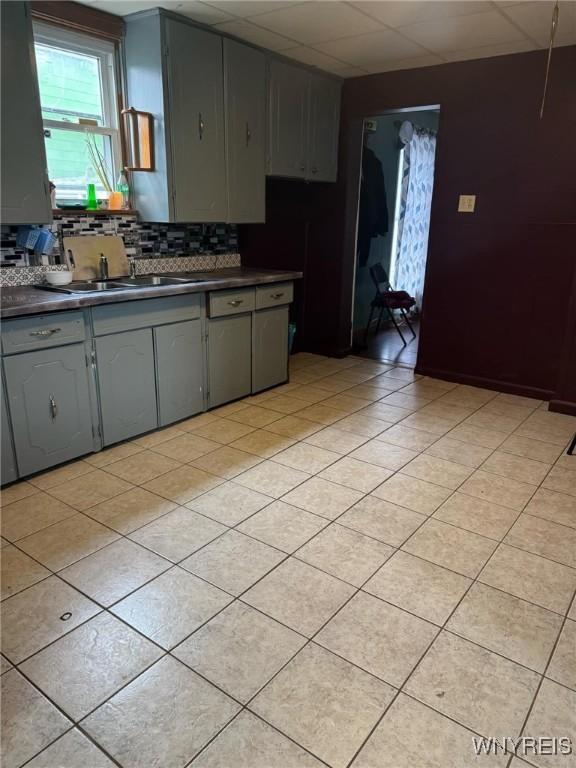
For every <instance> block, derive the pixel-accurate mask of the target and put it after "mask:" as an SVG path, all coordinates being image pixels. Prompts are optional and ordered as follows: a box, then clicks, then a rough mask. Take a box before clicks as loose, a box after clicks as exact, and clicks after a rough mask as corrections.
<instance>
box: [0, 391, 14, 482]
mask: <svg viewBox="0 0 576 768" xmlns="http://www.w3.org/2000/svg"><path fill="white" fill-rule="evenodd" d="M0 458H1V460H2V470H1V472H2V474H1V482H2V485H4V484H5V483H13V482H14V480H16V479H17V478H18V469H17V467H16V456H15V455H14V445H13V444H12V430H11V429H10V421H9V419H8V409H7V407H6V392H5V391H4V382H2V456H1V457H0Z"/></svg>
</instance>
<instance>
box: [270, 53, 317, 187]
mask: <svg viewBox="0 0 576 768" xmlns="http://www.w3.org/2000/svg"><path fill="white" fill-rule="evenodd" d="M307 123H308V72H307V70H305V69H301V68H300V67H296V66H292V65H291V64H288V63H286V62H284V61H280V60H279V59H271V60H270V63H269V73H268V174H269V175H270V176H290V177H292V178H297V179H303V178H306V176H307V165H306V163H307V157H306V154H307V152H306V145H307V135H306V134H307Z"/></svg>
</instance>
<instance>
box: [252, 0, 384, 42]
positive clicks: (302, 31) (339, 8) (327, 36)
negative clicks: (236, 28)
mask: <svg viewBox="0 0 576 768" xmlns="http://www.w3.org/2000/svg"><path fill="white" fill-rule="evenodd" d="M255 21H257V23H258V25H259V26H261V27H265V28H266V29H270V30H272V31H273V32H278V33H279V34H281V35H286V37H291V38H293V39H294V40H297V41H298V42H299V43H303V44H308V43H319V42H323V41H325V40H336V39H337V38H340V37H348V36H351V35H360V34H362V33H363V32H371V31H372V30H377V29H381V25H380V24H379V23H378V22H377V21H375V20H374V19H370V18H368V16H366V15H365V14H363V13H361V12H360V11H357V10H356V9H355V8H352V7H350V6H349V5H345V4H344V3H336V2H311V3H302V4H300V5H295V6H292V7H290V8H283V9H282V10H279V11H272V12H271V13H263V14H260V15H259V16H258V17H257V19H256V20H255Z"/></svg>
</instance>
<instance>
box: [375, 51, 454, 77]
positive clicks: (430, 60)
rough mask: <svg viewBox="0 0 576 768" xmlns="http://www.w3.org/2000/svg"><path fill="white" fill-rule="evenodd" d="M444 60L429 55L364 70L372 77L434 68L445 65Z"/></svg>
mask: <svg viewBox="0 0 576 768" xmlns="http://www.w3.org/2000/svg"><path fill="white" fill-rule="evenodd" d="M444 63H445V62H444V60H443V59H441V58H440V56H435V55H434V54H432V53H427V54H425V55H424V56H416V57H415V58H412V59H402V60H401V61H389V62H387V63H386V64H385V65H380V66H378V65H370V64H367V65H366V66H365V67H364V69H365V70H366V72H368V73H369V74H370V75H375V74H378V73H379V72H391V71H392V70H396V69H418V68H419V67H433V66H434V65H435V64H444Z"/></svg>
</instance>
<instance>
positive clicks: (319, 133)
mask: <svg viewBox="0 0 576 768" xmlns="http://www.w3.org/2000/svg"><path fill="white" fill-rule="evenodd" d="M340 90H341V86H340V83H339V82H338V80H332V79H330V78H327V77H322V76H321V75H315V74H312V73H311V74H310V90H309V101H308V104H309V113H308V114H309V119H308V174H309V177H310V178H311V179H313V180H314V181H336V176H337V172H338V131H339V129H340Z"/></svg>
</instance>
